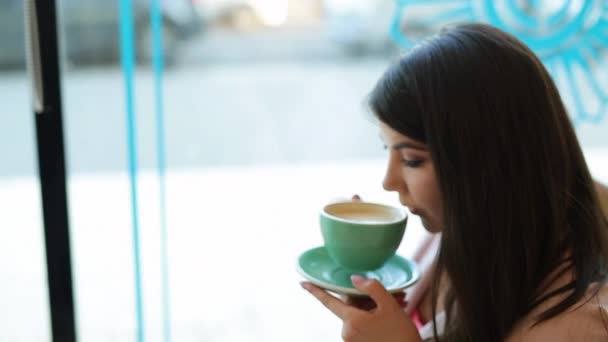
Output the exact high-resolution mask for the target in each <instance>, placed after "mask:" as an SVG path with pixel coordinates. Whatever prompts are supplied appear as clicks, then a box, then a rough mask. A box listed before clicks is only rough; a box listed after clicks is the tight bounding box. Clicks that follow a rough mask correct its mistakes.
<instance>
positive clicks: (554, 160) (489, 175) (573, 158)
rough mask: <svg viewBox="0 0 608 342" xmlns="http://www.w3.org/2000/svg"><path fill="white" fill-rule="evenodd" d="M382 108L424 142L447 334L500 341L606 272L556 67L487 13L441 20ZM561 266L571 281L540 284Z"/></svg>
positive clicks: (400, 71)
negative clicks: (484, 20)
mask: <svg viewBox="0 0 608 342" xmlns="http://www.w3.org/2000/svg"><path fill="white" fill-rule="evenodd" d="M369 104H370V107H371V110H372V111H373V112H374V114H375V115H376V116H377V118H378V119H379V120H380V121H382V122H384V123H385V124H387V125H388V126H390V127H391V128H393V129H395V130H396V131H398V132H400V133H402V134H404V135H406V136H408V137H410V138H413V139H415V140H418V141H420V142H423V143H425V144H427V146H428V148H429V151H430V153H431V156H432V159H433V163H434V166H435V170H436V173H437V178H438V183H439V187H440V190H441V193H442V200H443V208H444V216H443V217H444V226H443V230H442V232H443V233H442V238H441V247H440V249H439V255H438V267H437V273H436V276H435V279H436V282H435V284H434V286H433V315H434V314H435V310H436V304H437V287H438V284H437V280H438V279H439V276H438V275H439V274H441V273H442V272H443V271H445V272H446V274H447V276H448V278H449V283H450V286H449V290H448V294H447V296H446V302H445V308H446V314H447V324H446V331H445V334H444V335H443V336H441V337H439V336H436V338H438V339H440V340H448V341H483V342H486V341H500V340H503V339H504V338H506V337H507V336H508V335H509V333H510V332H511V331H512V330H513V328H514V326H515V324H516V323H517V322H518V321H519V320H521V319H522V318H523V317H525V316H526V315H527V314H529V313H530V312H531V310H532V309H534V308H535V307H537V306H538V305H539V304H540V303H542V302H544V301H545V300H547V299H548V298H552V297H553V296H556V295H559V294H562V295H563V294H565V295H566V296H565V299H563V300H561V301H560V302H559V303H558V304H556V305H555V306H553V307H551V308H549V309H548V310H546V311H544V312H543V313H542V314H541V315H540V316H538V317H537V321H536V323H539V322H542V321H544V320H546V319H549V318H551V317H554V316H555V315H557V314H559V313H561V312H564V311H565V310H566V309H568V308H569V307H571V306H572V305H574V304H576V303H577V302H578V301H579V300H581V299H582V298H583V296H584V295H585V293H586V291H587V289H588V288H589V286H590V284H591V283H594V282H598V281H599V282H604V281H605V279H606V275H607V274H608V256H607V251H608V247H607V241H608V239H607V229H608V228H607V222H606V219H605V217H604V216H603V215H602V212H601V209H600V205H599V201H598V198H597V194H596V192H595V190H594V184H593V180H592V178H591V176H590V173H589V170H588V168H587V165H586V163H585V159H584V156H583V153H582V151H581V148H580V145H579V143H578V141H577V138H576V135H575V131H574V129H573V126H572V124H571V122H570V120H569V117H568V115H567V112H566V109H565V108H564V105H563V103H562V100H561V98H560V95H559V93H558V91H557V89H556V87H555V84H554V83H553V81H552V79H551V77H550V75H549V74H548V73H547V71H546V69H545V68H544V67H543V65H542V63H541V62H540V61H539V59H538V58H537V57H536V56H535V55H534V53H533V52H532V51H530V49H528V48H527V47H526V46H525V45H524V44H523V43H522V42H520V41H519V40H517V39H516V38H515V37H513V36H512V35H510V34H508V33H505V32H503V31H501V30H499V29H496V28H494V27H491V26H488V25H484V24H460V25H456V26H453V27H449V28H447V29H444V30H443V31H442V32H441V33H440V34H438V35H436V36H434V37H432V38H430V39H428V40H426V41H424V42H422V43H421V44H420V45H418V46H416V47H415V48H413V49H412V50H411V51H409V52H408V53H407V54H406V55H405V56H403V57H402V58H401V59H400V60H399V61H398V62H397V63H396V64H394V65H393V66H392V67H390V68H389V70H388V71H387V72H386V73H385V74H384V75H383V77H382V78H381V79H380V81H379V82H378V84H377V85H376V87H375V89H374V90H373V92H372V93H371V95H370V98H369ZM562 266H565V267H566V268H564V269H563V271H564V272H565V271H572V272H573V274H574V275H575V280H573V281H572V282H570V283H568V284H567V285H566V286H564V287H561V288H560V289H558V290H557V291H553V292H551V293H548V294H547V293H545V294H543V292H545V290H546V289H545V288H541V287H540V286H541V283H542V282H543V280H546V279H547V277H549V275H550V274H551V273H552V272H553V271H555V270H556V269H559V268H560V267H562Z"/></svg>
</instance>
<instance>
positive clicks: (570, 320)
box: [507, 283, 608, 342]
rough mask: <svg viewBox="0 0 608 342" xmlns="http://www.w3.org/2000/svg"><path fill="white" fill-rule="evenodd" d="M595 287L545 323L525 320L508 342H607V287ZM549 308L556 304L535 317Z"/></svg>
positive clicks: (530, 319) (543, 306)
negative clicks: (535, 323) (536, 323)
mask: <svg viewBox="0 0 608 342" xmlns="http://www.w3.org/2000/svg"><path fill="white" fill-rule="evenodd" d="M598 287H600V285H599V283H595V284H593V285H592V286H590V287H589V289H588V290H587V294H586V295H585V297H584V298H582V299H581V300H580V301H579V302H578V303H576V304H575V305H573V306H571V307H570V308H569V309H567V310H566V311H564V312H562V313H560V314H559V315H557V316H555V317H553V318H551V319H549V320H547V321H545V322H542V323H540V324H538V325H534V322H535V320H534V316H535V315H534V314H533V315H531V316H530V317H529V318H527V319H524V321H522V322H521V323H520V324H519V325H518V327H516V329H515V331H514V332H513V334H512V335H511V337H510V338H509V339H508V340H507V341H509V342H520V341H521V342H528V341H532V342H533V341H555V342H561V341H564V342H565V341H589V342H596V341H597V342H599V341H604V342H605V341H608V284H604V285H602V286H601V287H600V288H598ZM551 304H555V302H554V303H547V305H542V306H541V307H540V308H539V309H540V310H535V312H534V313H538V312H539V311H541V312H542V311H543V309H547V308H548V307H550V306H552V305H551Z"/></svg>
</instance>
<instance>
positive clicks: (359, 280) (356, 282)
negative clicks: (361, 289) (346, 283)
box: [350, 274, 367, 285]
mask: <svg viewBox="0 0 608 342" xmlns="http://www.w3.org/2000/svg"><path fill="white" fill-rule="evenodd" d="M350 280H351V281H352V282H353V285H359V284H363V282H364V281H366V280H367V279H366V278H365V277H364V276H361V275H358V274H353V275H351V276H350Z"/></svg>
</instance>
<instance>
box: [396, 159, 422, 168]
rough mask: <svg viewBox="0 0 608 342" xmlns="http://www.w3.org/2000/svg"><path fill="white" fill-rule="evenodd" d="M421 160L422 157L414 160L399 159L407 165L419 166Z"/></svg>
mask: <svg viewBox="0 0 608 342" xmlns="http://www.w3.org/2000/svg"><path fill="white" fill-rule="evenodd" d="M423 162H424V160H422V159H415V160H408V159H401V163H402V164H403V165H405V166H407V167H419V166H420V165H422V163H423Z"/></svg>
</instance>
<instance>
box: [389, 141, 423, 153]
mask: <svg viewBox="0 0 608 342" xmlns="http://www.w3.org/2000/svg"><path fill="white" fill-rule="evenodd" d="M391 148H392V149H393V150H395V151H397V150H401V149H404V148H411V149H414V150H419V151H426V150H427V148H426V147H425V146H421V145H418V144H412V143H410V142H407V141H404V142H400V143H397V144H395V145H393V146H391Z"/></svg>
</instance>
